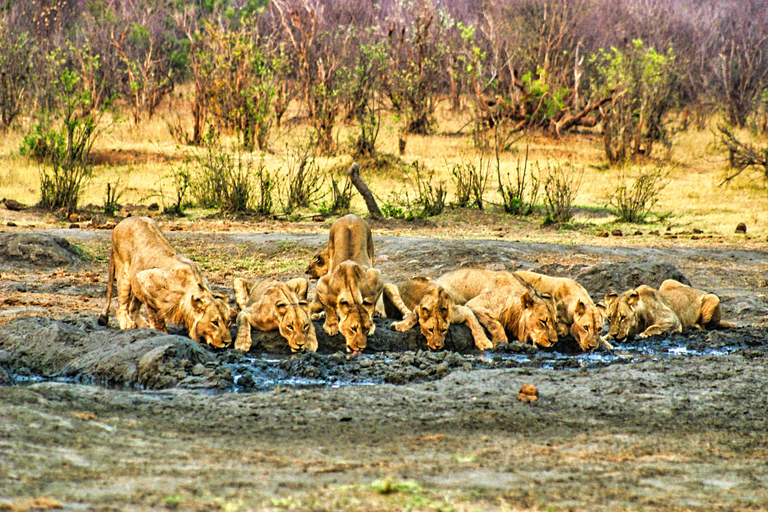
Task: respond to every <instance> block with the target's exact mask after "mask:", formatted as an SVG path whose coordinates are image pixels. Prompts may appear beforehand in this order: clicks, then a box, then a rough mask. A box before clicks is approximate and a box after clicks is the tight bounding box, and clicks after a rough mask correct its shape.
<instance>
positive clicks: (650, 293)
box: [605, 279, 736, 340]
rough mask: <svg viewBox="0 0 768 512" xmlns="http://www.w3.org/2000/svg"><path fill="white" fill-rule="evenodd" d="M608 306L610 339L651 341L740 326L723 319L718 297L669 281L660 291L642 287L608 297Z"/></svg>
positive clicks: (609, 294)
mask: <svg viewBox="0 0 768 512" xmlns="http://www.w3.org/2000/svg"><path fill="white" fill-rule="evenodd" d="M605 302H606V303H607V304H608V321H609V322H610V324H611V325H610V329H609V331H608V337H609V338H614V339H617V340H622V339H625V338H633V337H635V336H638V337H640V338H647V337H648V336H653V335H654V334H662V333H665V332H682V330H683V329H687V328H689V327H695V328H697V329H728V328H731V327H736V325H735V324H732V323H730V322H723V321H722V320H721V311H720V299H719V298H718V297H717V295H714V294H712V293H707V292H705V291H702V290H697V289H696V288H691V287H690V286H686V285H684V284H682V283H680V282H678V281H675V280H673V279H667V280H666V281H664V282H663V283H661V286H660V287H659V289H658V290H655V289H653V288H651V287H650V286H646V285H641V286H638V287H637V288H635V289H633V290H627V291H626V292H624V293H622V294H621V295H618V294H617V293H616V292H610V293H608V295H606V296H605Z"/></svg>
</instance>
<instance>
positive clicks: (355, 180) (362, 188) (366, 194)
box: [347, 162, 384, 219]
mask: <svg viewBox="0 0 768 512" xmlns="http://www.w3.org/2000/svg"><path fill="white" fill-rule="evenodd" d="M347 176H349V181H351V182H352V184H353V185H354V186H355V188H356V189H357V191H358V192H360V195H361V196H363V199H364V200H365V205H366V206H367V207H368V212H369V213H370V214H371V217H373V218H374V219H383V218H384V215H383V214H382V213H381V210H380V209H379V205H378V204H376V199H374V197H373V193H371V189H369V188H368V185H366V184H365V181H363V178H362V177H360V166H359V165H357V162H353V163H352V165H351V166H349V169H348V170H347Z"/></svg>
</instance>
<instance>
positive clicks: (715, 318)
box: [697, 293, 736, 329]
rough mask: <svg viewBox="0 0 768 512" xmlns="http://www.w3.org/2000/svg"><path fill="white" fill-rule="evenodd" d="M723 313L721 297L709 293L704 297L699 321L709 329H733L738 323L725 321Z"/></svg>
mask: <svg viewBox="0 0 768 512" xmlns="http://www.w3.org/2000/svg"><path fill="white" fill-rule="evenodd" d="M721 315H722V310H721V309H720V298H719V297H718V296H717V295H715V294H712V293H708V294H707V295H705V296H704V297H702V299H701V308H700V311H699V321H698V322H697V323H699V324H700V325H701V326H702V327H704V328H707V329H732V328H734V327H736V324H733V323H731V322H723V321H722V318H721Z"/></svg>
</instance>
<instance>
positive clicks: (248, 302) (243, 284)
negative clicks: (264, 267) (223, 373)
mask: <svg viewBox="0 0 768 512" xmlns="http://www.w3.org/2000/svg"><path fill="white" fill-rule="evenodd" d="M234 289H235V300H236V302H237V305H238V306H240V309H241V311H240V314H239V315H237V338H236V339H235V348H236V349H238V350H243V351H245V352H248V351H249V350H250V349H251V344H252V341H251V327H253V328H255V329H258V330H260V331H273V330H275V329H278V330H279V331H280V335H281V336H282V337H283V338H285V339H286V341H288V345H289V346H290V347H291V351H293V352H298V351H299V350H308V351H311V352H315V351H317V335H316V333H315V326H314V325H313V324H312V322H311V320H310V318H309V303H308V302H307V291H308V290H309V283H308V282H307V280H306V279H301V278H298V279H291V280H289V281H286V282H282V281H278V280H276V279H265V280H264V281H261V282H259V283H252V282H250V281H247V280H245V279H241V278H236V279H235V281H234Z"/></svg>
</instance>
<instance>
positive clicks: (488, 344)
mask: <svg viewBox="0 0 768 512" xmlns="http://www.w3.org/2000/svg"><path fill="white" fill-rule="evenodd" d="M475 346H476V347H477V348H478V349H480V350H490V349H492V348H493V347H494V346H495V345H494V343H493V342H492V341H491V340H489V339H488V338H479V339H476V340H475Z"/></svg>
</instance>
